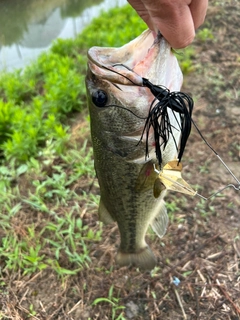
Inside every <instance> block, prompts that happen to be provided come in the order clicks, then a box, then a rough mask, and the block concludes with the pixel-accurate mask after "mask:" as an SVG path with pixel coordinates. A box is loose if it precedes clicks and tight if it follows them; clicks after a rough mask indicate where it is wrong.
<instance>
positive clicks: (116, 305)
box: [92, 285, 126, 320]
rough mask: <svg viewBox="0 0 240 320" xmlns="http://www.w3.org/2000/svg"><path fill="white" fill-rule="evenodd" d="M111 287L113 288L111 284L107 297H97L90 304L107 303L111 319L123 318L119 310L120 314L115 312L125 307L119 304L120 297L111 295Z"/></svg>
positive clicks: (119, 319)
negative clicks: (110, 308) (110, 309)
mask: <svg viewBox="0 0 240 320" xmlns="http://www.w3.org/2000/svg"><path fill="white" fill-rule="evenodd" d="M113 289H114V286H113V285H112V286H111V287H110V289H109V292H108V297H107V298H103V297H102V298H97V299H95V300H94V301H93V303H92V305H93V306H94V305H96V304H99V303H104V302H105V303H108V304H109V305H111V307H112V315H111V319H112V320H125V319H126V318H124V316H123V312H121V313H120V314H118V315H117V313H119V310H124V309H125V306H121V305H119V301H120V298H116V297H114V296H113Z"/></svg>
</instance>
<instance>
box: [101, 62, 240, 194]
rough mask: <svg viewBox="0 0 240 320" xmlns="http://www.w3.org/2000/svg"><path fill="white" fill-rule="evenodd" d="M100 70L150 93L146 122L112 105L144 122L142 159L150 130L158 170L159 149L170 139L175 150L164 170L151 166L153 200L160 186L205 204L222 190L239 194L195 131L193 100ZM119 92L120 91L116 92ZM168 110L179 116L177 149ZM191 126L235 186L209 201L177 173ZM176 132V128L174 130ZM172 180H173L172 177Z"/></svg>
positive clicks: (144, 81) (180, 169)
mask: <svg viewBox="0 0 240 320" xmlns="http://www.w3.org/2000/svg"><path fill="white" fill-rule="evenodd" d="M115 66H122V67H124V68H126V69H127V70H129V71H131V72H133V70H131V69H129V68H128V67H127V66H125V65H123V64H121V63H117V64H114V65H113V66H112V67H115ZM101 67H102V68H105V69H107V70H109V71H111V72H114V73H116V74H118V75H120V76H122V77H123V78H126V79H127V80H128V81H129V82H130V83H132V84H133V85H136V86H145V87H147V88H149V90H151V92H152V94H153V96H154V97H155V98H154V100H153V101H152V103H151V106H150V108H149V113H148V116H147V117H146V118H141V117H139V116H138V115H136V114H134V113H133V112H132V111H131V110H128V109H126V108H124V107H122V106H118V105H112V106H115V107H119V108H123V109H126V110H128V111H129V112H131V113H133V114H134V115H135V116H136V117H138V118H141V119H144V120H145V125H144V129H143V132H142V135H141V138H140V141H139V142H138V144H139V143H140V142H141V141H142V139H143V136H144V133H145V132H146V158H147V156H148V137H149V132H150V129H151V127H152V128H153V130H154V139H155V151H156V157H157V160H158V163H159V167H160V168H161V164H162V153H161V146H163V150H164V149H165V147H166V146H167V143H168V141H169V137H170V135H172V137H173V140H174V143H175V146H176V150H178V159H177V160H176V159H175V160H172V161H170V162H169V163H168V164H167V166H168V169H167V168H166V166H164V168H163V169H162V170H161V171H158V170H157V169H156V168H155V166H154V170H155V171H156V172H157V173H158V174H159V180H160V183H159V180H158V181H157V180H156V181H155V186H154V193H155V194H154V196H155V197H156V198H157V197H158V196H159V195H158V193H159V190H160V192H161V190H162V186H163V188H165V189H168V190H173V189H175V191H178V192H182V193H185V194H191V195H193V196H194V195H198V196H199V197H201V198H203V199H204V200H208V199H210V198H212V197H214V196H216V195H217V194H218V193H220V192H222V191H223V190H225V189H227V188H229V187H232V188H234V189H235V190H236V191H240V180H239V179H238V178H237V177H236V176H235V175H234V173H233V172H232V171H231V169H230V168H229V167H228V166H227V165H226V163H225V162H224V161H223V159H222V158H221V157H220V155H219V154H218V153H217V152H216V151H215V150H214V148H213V147H212V146H211V145H210V143H209V142H208V141H207V140H206V139H205V138H204V136H203V134H202V133H201V131H200V130H199V128H198V126H197V125H196V123H195V122H194V120H193V119H192V111H193V106H194V103H193V99H192V98H191V97H190V96H189V95H188V94H186V93H183V92H180V91H179V92H170V90H169V89H167V88H165V87H164V86H159V85H154V84H153V83H151V82H150V81H149V80H148V79H146V78H141V77H140V76H139V75H137V74H136V80H137V81H136V82H134V80H133V79H130V78H129V77H127V76H126V75H124V74H121V73H120V72H118V71H116V70H113V69H111V68H108V67H106V66H104V65H102V66H101ZM139 78H141V81H140V82H139ZM120 90H121V89H120ZM168 109H171V110H172V111H173V112H176V113H178V114H179V117H180V123H179V121H178V119H177V117H176V115H175V114H174V113H173V114H174V116H175V119H176V121H177V124H178V126H179V128H180V131H181V138H180V145H179V146H178V145H177V142H176V140H175V138H174V135H173V133H172V125H171V123H170V120H169V116H168ZM192 124H193V125H194V127H195V129H196V130H197V132H198V134H199V135H200V137H201V138H202V140H203V141H204V142H205V143H206V145H207V146H208V147H209V148H210V149H211V150H212V152H213V153H214V154H215V156H216V157H217V158H218V160H219V161H220V162H221V163H222V164H223V166H224V167H225V169H226V170H227V171H228V172H229V174H230V175H231V176H232V177H233V178H234V180H235V181H236V183H237V185H235V184H232V183H230V184H228V185H227V186H225V187H223V188H222V189H220V190H218V191H217V192H215V193H213V194H212V195H210V196H209V197H204V196H202V195H201V194H199V193H197V192H195V191H194V190H193V189H192V188H191V187H190V186H189V185H188V184H187V182H186V181H185V180H184V179H182V176H181V171H182V164H181V163H180V161H181V159H182V156H183V153H184V150H185V147H186V143H187V140H188V137H189V135H190V132H191V127H192ZM175 129H176V128H175ZM169 166H170V167H171V166H173V168H171V169H170V170H172V171H171V173H169V172H168V171H166V170H169ZM173 176H174V177H173ZM176 186H178V190H176V189H177V188H176Z"/></svg>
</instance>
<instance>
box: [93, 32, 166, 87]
mask: <svg viewBox="0 0 240 320" xmlns="http://www.w3.org/2000/svg"><path fill="white" fill-rule="evenodd" d="M162 39H163V37H162V36H160V35H158V36H157V37H156V38H154V33H153V32H152V31H151V30H146V31H144V32H143V33H142V34H141V35H140V36H139V37H138V38H136V39H134V40H132V41H131V42H129V43H128V44H126V45H124V46H122V47H121V48H104V47H103V48H102V47H92V48H91V49H89V51H88V59H89V60H88V66H89V69H90V70H91V72H92V73H93V74H94V75H95V76H97V78H101V79H104V80H108V81H109V82H111V83H113V84H114V83H115V84H120V85H121V84H122V85H138V86H139V85H140V86H142V78H143V77H147V76H148V74H149V71H150V70H151V69H152V68H153V67H154V66H153V65H154V61H155V60H156V59H157V58H158V56H159V51H160V42H161V40H162ZM163 40H164V39H163ZM164 41H165V40H164ZM161 46H162V45H161Z"/></svg>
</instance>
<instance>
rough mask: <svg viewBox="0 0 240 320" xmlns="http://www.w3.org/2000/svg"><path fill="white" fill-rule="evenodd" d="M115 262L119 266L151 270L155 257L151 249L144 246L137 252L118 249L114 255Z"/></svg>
mask: <svg viewBox="0 0 240 320" xmlns="http://www.w3.org/2000/svg"><path fill="white" fill-rule="evenodd" d="M116 263H117V264H118V265H119V266H120V267H123V266H134V267H137V268H139V269H141V270H152V269H153V268H154V267H155V266H156V264H157V261H156V258H155V256H154V254H153V253H152V251H151V249H150V248H149V247H148V246H146V247H144V248H142V249H141V250H139V251H138V252H134V253H132V252H124V251H122V250H119V251H118V253H117V255H116Z"/></svg>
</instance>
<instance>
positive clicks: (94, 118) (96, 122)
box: [86, 30, 182, 269]
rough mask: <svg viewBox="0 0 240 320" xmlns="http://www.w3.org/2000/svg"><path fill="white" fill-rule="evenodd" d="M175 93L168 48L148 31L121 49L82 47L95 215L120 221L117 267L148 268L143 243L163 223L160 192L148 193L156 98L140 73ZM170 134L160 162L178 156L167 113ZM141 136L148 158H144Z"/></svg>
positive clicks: (174, 121) (174, 119) (175, 122)
mask: <svg viewBox="0 0 240 320" xmlns="http://www.w3.org/2000/svg"><path fill="white" fill-rule="evenodd" d="M143 77H144V78H146V79H149V81H151V82H152V83H155V84H158V85H162V86H165V87H167V88H168V89H169V90H170V91H179V90H180V87H181V84H182V73H181V70H180V68H179V65H178V62H177V59H176V58H175V56H174V55H173V54H172V52H171V47H170V46H169V44H168V43H167V42H166V41H165V39H164V38H163V37H157V38H154V35H153V33H152V32H151V31H149V30H147V31H145V32H143V33H142V34H141V35H140V36H139V37H138V38H136V39H135V40H133V41H131V42H130V43H128V44H126V45H124V46H123V47H121V48H101V47H93V48H91V49H90V50H89V52H88V72H87V76H86V87H87V95H88V105H89V112H90V119H91V136H92V144H93V151H94V163H95V170H96V174H97V177H98V181H99V185H100V196H101V198H100V204H99V218H100V220H101V221H103V222H105V223H108V222H112V221H116V222H117V224H118V228H119V232H120V237H121V243H120V247H119V251H118V253H117V256H116V262H117V263H118V264H119V265H120V266H124V265H133V266H137V267H139V268H141V269H152V268H154V266H155V265H156V258H155V256H154V254H153V253H152V251H151V249H150V248H149V247H148V245H147V243H146V241H145V235H146V232H147V230H148V227H149V225H151V226H152V228H153V230H154V231H155V232H156V234H157V235H158V236H159V237H162V236H163V235H164V234H165V232H166V228H167V224H168V216H167V211H166V208H165V203H164V200H163V198H164V196H165V194H166V190H162V189H161V186H160V191H159V194H158V195H157V197H156V195H154V192H153V187H154V182H155V181H156V179H157V177H158V173H157V172H156V171H155V170H154V164H155V165H158V162H157V158H156V151H155V137H154V131H153V130H151V129H150V130H149V132H148V133H147V134H146V132H145V133H144V128H145V122H146V118H147V116H148V113H149V108H150V106H151V105H152V103H154V102H153V101H154V96H153V94H152V93H151V91H150V90H149V88H147V87H145V86H143V85H142V78H143ZM167 112H168V117H169V119H170V124H171V134H170V135H169V139H168V143H167V145H164V146H163V145H162V143H161V142H160V145H161V153H162V164H161V165H162V166H164V165H165V164H167V163H168V162H169V161H171V160H173V159H176V157H177V146H176V144H178V143H179V139H180V133H181V130H180V128H179V114H178V113H177V112H173V111H172V110H171V109H169V110H168V111H167ZM146 139H147V148H148V155H147V156H146Z"/></svg>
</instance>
